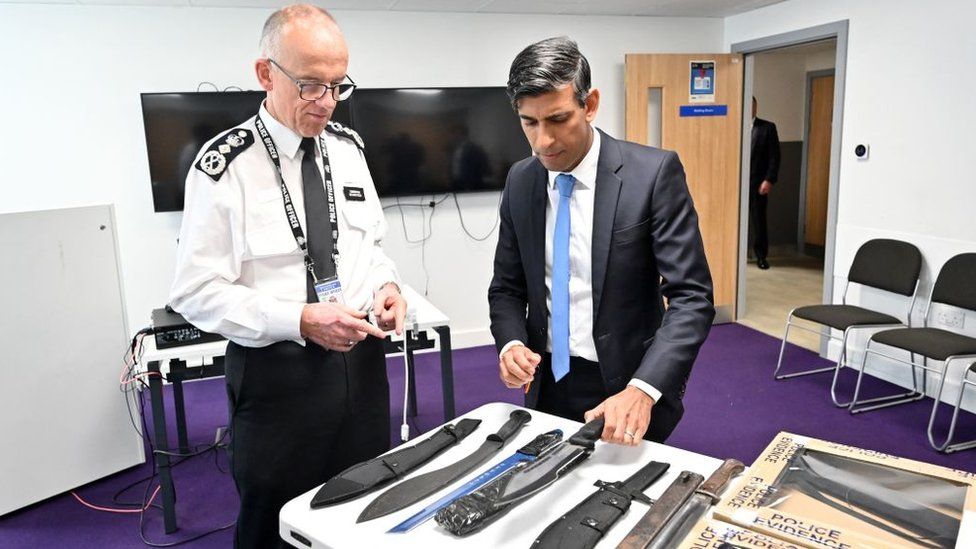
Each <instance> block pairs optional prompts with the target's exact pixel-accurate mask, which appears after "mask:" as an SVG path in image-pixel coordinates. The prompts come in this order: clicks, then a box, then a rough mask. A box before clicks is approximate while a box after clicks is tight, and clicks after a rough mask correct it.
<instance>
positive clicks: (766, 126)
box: [749, 118, 780, 265]
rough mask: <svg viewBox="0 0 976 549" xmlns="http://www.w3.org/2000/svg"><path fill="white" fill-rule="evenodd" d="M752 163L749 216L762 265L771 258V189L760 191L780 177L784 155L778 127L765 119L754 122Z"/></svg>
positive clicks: (754, 246)
mask: <svg viewBox="0 0 976 549" xmlns="http://www.w3.org/2000/svg"><path fill="white" fill-rule="evenodd" d="M750 160H751V162H750V164H751V166H750V170H749V217H750V218H751V219H752V227H753V230H754V231H755V232H754V233H753V234H754V240H753V246H752V249H753V251H754V252H755V254H756V259H757V260H759V261H760V265H761V264H762V262H765V260H766V257H767V256H768V255H769V229H768V228H767V222H766V209H767V205H768V202H769V194H768V192H769V189H767V190H766V192H761V190H760V189H761V187H762V184H763V182H764V181H768V182H769V183H770V185H773V184H775V183H776V179H777V178H778V176H779V160H780V152H779V135H778V134H777V133H776V124H773V123H772V122H770V121H768V120H763V119H761V118H754V119H753V122H752V154H751V155H750Z"/></svg>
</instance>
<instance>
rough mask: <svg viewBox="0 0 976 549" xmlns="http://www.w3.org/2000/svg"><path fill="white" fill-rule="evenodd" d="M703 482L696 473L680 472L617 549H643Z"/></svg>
mask: <svg viewBox="0 0 976 549" xmlns="http://www.w3.org/2000/svg"><path fill="white" fill-rule="evenodd" d="M704 480H705V477H703V476H701V475H699V474H698V473H692V472H691V471H681V473H680V474H679V475H678V478H676V479H674V481H673V482H671V485H670V486H668V488H667V489H666V490H665V491H664V493H663V494H661V497H659V498H657V500H656V501H655V502H654V505H652V506H651V509H650V510H649V511H648V512H647V513H646V514H645V515H644V516H643V517H641V519H640V520H639V521H637V524H636V525H635V526H634V527H633V528H632V529H631V530H630V533H629V534H627V537H625V538H624V540H623V541H622V542H620V545H618V546H617V549H645V548H646V547H647V544H648V543H650V541H651V540H652V539H654V536H656V535H658V533H659V532H660V531H661V529H662V528H664V525H665V524H667V523H668V521H669V520H671V518H673V517H674V516H675V515H676V514H677V513H678V509H680V508H681V506H682V505H684V503H685V502H686V501H688V498H690V497H691V495H692V494H694V493H695V490H697V489H698V487H699V486H701V483H702V482H703V481H704Z"/></svg>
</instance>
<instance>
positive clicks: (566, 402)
mask: <svg viewBox="0 0 976 549" xmlns="http://www.w3.org/2000/svg"><path fill="white" fill-rule="evenodd" d="M540 375H541V376H542V385H541V386H540V387H539V401H538V402H537V403H536V406H535V408H536V410H539V411H540V412H545V413H547V414H552V415H554V416H559V417H562V418H566V419H571V420H573V421H579V422H583V423H585V422H586V419H584V417H583V414H585V413H586V412H587V411H588V410H592V409H593V408H596V407H597V405H599V404H600V403H601V402H603V401H604V400H606V399H607V398H609V397H611V396H613V395H611V394H610V393H609V391H607V389H606V386H605V385H604V383H603V376H602V375H601V374H600V365H599V363H596V362H590V361H589V360H586V359H583V358H580V357H576V356H573V357H570V358H569V373H568V374H566V376H565V377H563V378H562V379H560V380H559V382H558V383H557V382H556V378H555V377H554V376H553V375H552V355H550V354H549V353H545V354H543V355H542V362H541V363H540V364H539V368H538V369H537V370H536V379H539V376H540ZM669 414H670V412H669V411H668V410H667V409H666V408H665V406H664V405H663V404H662V403H659V404H657V405H655V407H654V408H653V410H652V412H651V424H650V425H649V426H648V429H647V432H646V433H644V439H645V440H650V441H654V442H664V441H665V440H666V439H667V438H668V435H670V434H671V431H672V430H673V429H674V424H675V423H676V422H677V420H676V419H674V420H672V419H671V418H670V417H668V415H669ZM570 436H572V433H566V437H567V438H568V437H570Z"/></svg>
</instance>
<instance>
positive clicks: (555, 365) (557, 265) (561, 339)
mask: <svg viewBox="0 0 976 549" xmlns="http://www.w3.org/2000/svg"><path fill="white" fill-rule="evenodd" d="M575 183H576V180H575V179H573V176H571V175H569V174H568V173H561V174H559V175H557V176H556V186H557V187H559V208H558V209H557V210H556V228H555V230H554V231H553V232H552V296H551V297H552V375H553V377H555V378H556V381H559V380H560V379H562V378H563V377H564V376H565V375H566V374H568V373H569V199H570V197H571V196H572V195H573V185H574V184H575Z"/></svg>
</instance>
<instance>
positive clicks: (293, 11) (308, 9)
mask: <svg viewBox="0 0 976 549" xmlns="http://www.w3.org/2000/svg"><path fill="white" fill-rule="evenodd" d="M305 17H325V18H326V19H328V20H329V21H332V22H333V23H335V18H334V17H332V14H331V13H329V12H328V11H326V10H325V9H323V8H320V7H318V6H313V5H311V4H293V5H291V6H285V7H283V8H281V9H280V10H278V11H276V12H274V13H272V14H271V15H270V16H269V17H268V20H267V21H265V22H264V29H262V30H261V42H260V47H261V57H270V58H272V59H275V58H277V57H278V56H279V55H281V35H282V32H283V31H284V28H285V25H286V24H288V23H290V22H291V21H294V20H295V19H302V18H305Z"/></svg>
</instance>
